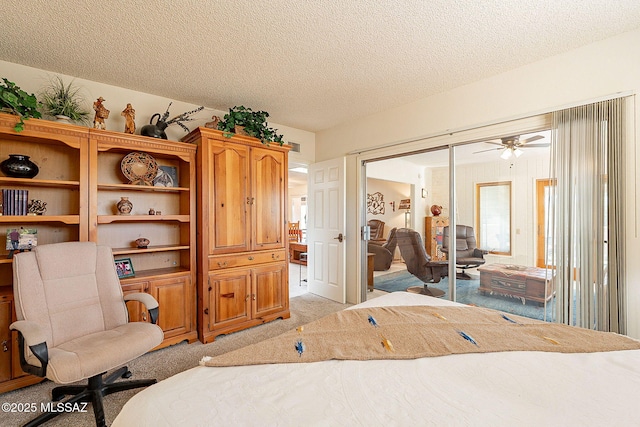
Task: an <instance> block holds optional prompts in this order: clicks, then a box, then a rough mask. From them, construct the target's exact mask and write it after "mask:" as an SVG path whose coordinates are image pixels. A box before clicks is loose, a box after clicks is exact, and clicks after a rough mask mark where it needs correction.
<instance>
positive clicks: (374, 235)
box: [367, 219, 386, 245]
mask: <svg viewBox="0 0 640 427" xmlns="http://www.w3.org/2000/svg"><path fill="white" fill-rule="evenodd" d="M367 225H368V226H369V233H370V237H369V241H370V242H373V243H377V244H379V245H381V244H383V243H384V242H385V241H386V240H385V238H384V221H380V220H379V219H370V220H369V221H367Z"/></svg>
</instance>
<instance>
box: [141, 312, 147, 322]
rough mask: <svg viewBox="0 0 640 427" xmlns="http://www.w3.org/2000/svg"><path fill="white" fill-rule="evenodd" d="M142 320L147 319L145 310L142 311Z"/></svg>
mask: <svg viewBox="0 0 640 427" xmlns="http://www.w3.org/2000/svg"><path fill="white" fill-rule="evenodd" d="M142 320H143V321H144V322H146V321H147V312H146V311H143V312H142Z"/></svg>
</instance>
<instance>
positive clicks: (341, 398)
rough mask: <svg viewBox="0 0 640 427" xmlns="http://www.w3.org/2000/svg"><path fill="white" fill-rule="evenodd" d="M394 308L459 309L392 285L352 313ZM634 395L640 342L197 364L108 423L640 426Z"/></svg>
mask: <svg viewBox="0 0 640 427" xmlns="http://www.w3.org/2000/svg"><path fill="white" fill-rule="evenodd" d="M399 306H438V307H445V306H459V305H458V304H455V303H452V302H449V301H446V300H442V299H437V298H432V297H427V296H423V295H419V294H411V293H404V292H394V293H390V294H387V295H384V296H382V297H378V298H375V299H372V300H369V301H367V302H365V303H362V304H359V305H356V306H353V307H351V308H350V309H357V308H370V307H399ZM466 309H468V310H475V309H476V308H474V307H467V308H466ZM638 396H640V350H624V351H607V352H595V353H556V352H542V351H502V352H489V353H470V354H454V355H448V356H440V357H424V358H418V359H409V360H366V361H361V360H327V361H322V362H313V363H282V364H258V365H247V366H234V367H215V368H214V367H208V366H198V367H195V368H192V369H190V370H187V371H185V372H182V373H180V374H177V375H175V376H173V377H171V378H168V379H166V380H163V381H161V382H159V383H158V384H155V385H153V386H151V387H149V388H147V389H145V390H143V391H141V392H140V393H138V394H137V395H135V396H134V397H133V398H132V399H131V400H130V401H129V402H127V403H126V404H125V406H124V407H123V409H122V411H121V412H120V414H119V415H118V416H117V418H116V419H115V420H114V423H113V426H114V427H121V426H131V425H137V426H177V425H189V426H210V425H229V426H230V425H237V426H301V425H305V426H309V425H323V426H324V425H326V426H338V425H345V426H346V425H348V426H391V425H397V426H408V425H439V426H444V425H446V426H468V425H473V426H478V425H490V426H513V425H519V426H536V427H537V426H540V425H580V426H586V425H594V426H596V425H597V426H600V425H639V423H640V414H638V412H637V411H636V406H637V401H638Z"/></svg>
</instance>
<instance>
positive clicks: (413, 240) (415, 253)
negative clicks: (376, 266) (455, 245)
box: [396, 228, 449, 297]
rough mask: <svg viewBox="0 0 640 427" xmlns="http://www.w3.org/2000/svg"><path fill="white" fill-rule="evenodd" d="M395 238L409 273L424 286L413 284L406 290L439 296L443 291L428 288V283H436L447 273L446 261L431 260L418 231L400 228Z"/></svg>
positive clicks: (447, 265)
mask: <svg viewBox="0 0 640 427" xmlns="http://www.w3.org/2000/svg"><path fill="white" fill-rule="evenodd" d="M396 240H397V241H398V247H399V248H400V254H401V255H402V258H403V259H404V262H405V263H406V264H407V270H408V271H409V273H411V274H413V275H414V276H416V277H417V278H418V279H420V280H422V281H423V282H424V286H413V287H411V288H409V289H407V292H414V293H421V294H424V295H429V296H433V297H441V296H443V295H444V291H441V290H440V289H435V288H429V287H428V284H429V283H438V282H439V281H440V279H441V278H443V277H446V276H447V274H448V268H449V264H448V262H447V261H431V257H430V256H429V255H428V254H427V251H426V250H425V248H424V243H423V242H422V237H421V236H420V233H418V232H417V231H415V230H411V229H409V228H400V229H398V231H397V232H396Z"/></svg>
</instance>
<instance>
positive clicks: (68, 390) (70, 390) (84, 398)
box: [25, 366, 156, 427]
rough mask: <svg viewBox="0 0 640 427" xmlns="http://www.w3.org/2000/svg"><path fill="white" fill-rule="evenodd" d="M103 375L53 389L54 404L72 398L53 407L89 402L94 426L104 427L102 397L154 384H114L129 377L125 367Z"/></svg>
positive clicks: (36, 421) (53, 414) (41, 418)
mask: <svg viewBox="0 0 640 427" xmlns="http://www.w3.org/2000/svg"><path fill="white" fill-rule="evenodd" d="M103 375H104V374H101V375H96V376H93V377H91V378H89V383H88V384H86V385H70V386H59V387H55V388H54V389H53V391H52V392H51V396H52V400H53V401H54V402H59V401H60V400H62V398H63V397H65V396H72V397H70V398H69V399H67V400H65V401H64V402H60V403H59V404H54V405H53V407H54V408H56V407H58V406H56V405H64V406H60V407H65V408H67V407H73V405H74V404H76V403H81V402H91V405H92V407H93V413H94V415H95V419H96V426H98V427H103V426H106V421H105V419H104V407H103V404H102V397H103V396H107V395H109V394H111V393H116V392H119V391H124V390H130V389H133V388H140V387H147V386H150V385H152V384H155V383H156V380H155V379H152V380H133V381H122V382H118V383H114V381H115V380H117V379H118V378H129V377H131V372H130V371H129V369H127V367H126V366H123V367H122V368H120V369H118V370H116V371H115V372H113V373H112V374H111V375H109V376H108V377H106V378H103ZM64 413H65V412H45V413H44V414H42V415H40V416H38V417H37V418H35V419H33V420H31V421H29V422H28V423H27V424H25V427H32V426H39V425H41V424H43V423H45V422H47V421H49V420H51V419H53V418H55V417H57V416H58V415H62V414H64Z"/></svg>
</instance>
